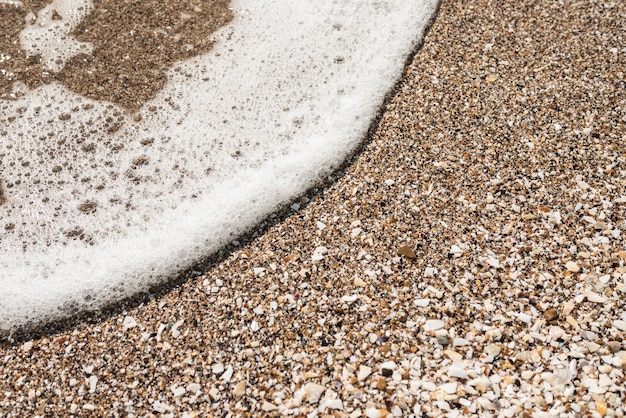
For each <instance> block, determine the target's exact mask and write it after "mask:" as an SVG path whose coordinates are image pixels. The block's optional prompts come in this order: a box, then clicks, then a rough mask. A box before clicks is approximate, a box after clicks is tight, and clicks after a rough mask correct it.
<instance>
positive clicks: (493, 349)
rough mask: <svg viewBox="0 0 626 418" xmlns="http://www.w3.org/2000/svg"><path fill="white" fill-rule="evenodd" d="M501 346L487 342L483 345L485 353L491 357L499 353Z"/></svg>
mask: <svg viewBox="0 0 626 418" xmlns="http://www.w3.org/2000/svg"><path fill="white" fill-rule="evenodd" d="M501 350H502V348H501V347H500V346H499V345H498V344H489V345H488V346H486V347H485V353H487V354H488V355H490V356H492V357H497V356H499V355H500V351H501Z"/></svg>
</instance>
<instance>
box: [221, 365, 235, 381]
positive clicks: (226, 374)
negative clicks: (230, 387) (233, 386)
mask: <svg viewBox="0 0 626 418" xmlns="http://www.w3.org/2000/svg"><path fill="white" fill-rule="evenodd" d="M232 377H233V366H230V365H229V366H228V368H227V369H226V371H225V372H224V374H223V375H222V381H224V382H229V381H230V379H231V378H232Z"/></svg>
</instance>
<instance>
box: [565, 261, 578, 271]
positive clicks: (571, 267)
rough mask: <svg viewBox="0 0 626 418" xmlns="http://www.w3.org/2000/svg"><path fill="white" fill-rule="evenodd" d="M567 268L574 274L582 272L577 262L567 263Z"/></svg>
mask: <svg viewBox="0 0 626 418" xmlns="http://www.w3.org/2000/svg"><path fill="white" fill-rule="evenodd" d="M565 268H566V269H567V271H569V272H572V273H578V272H579V271H580V266H579V265H578V264H577V263H576V262H575V261H568V262H567V263H565Z"/></svg>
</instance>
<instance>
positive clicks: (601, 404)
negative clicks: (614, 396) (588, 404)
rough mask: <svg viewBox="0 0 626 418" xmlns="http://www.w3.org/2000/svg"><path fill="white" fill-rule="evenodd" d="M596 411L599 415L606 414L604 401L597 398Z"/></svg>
mask: <svg viewBox="0 0 626 418" xmlns="http://www.w3.org/2000/svg"><path fill="white" fill-rule="evenodd" d="M596 411H597V412H598V414H600V416H601V417H603V416H605V415H606V402H604V401H603V400H600V399H598V400H597V401H596Z"/></svg>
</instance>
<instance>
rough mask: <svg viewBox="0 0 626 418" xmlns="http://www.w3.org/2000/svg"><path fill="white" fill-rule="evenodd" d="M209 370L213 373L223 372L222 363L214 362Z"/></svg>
mask: <svg viewBox="0 0 626 418" xmlns="http://www.w3.org/2000/svg"><path fill="white" fill-rule="evenodd" d="M211 371H212V372H213V374H221V373H224V363H215V364H214V365H213V367H211Z"/></svg>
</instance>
